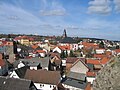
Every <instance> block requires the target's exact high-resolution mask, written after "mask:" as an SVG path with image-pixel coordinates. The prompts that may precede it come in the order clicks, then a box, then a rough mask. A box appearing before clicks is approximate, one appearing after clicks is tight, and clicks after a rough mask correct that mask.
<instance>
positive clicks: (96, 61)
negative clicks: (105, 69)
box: [86, 59, 100, 65]
mask: <svg viewBox="0 0 120 90" xmlns="http://www.w3.org/2000/svg"><path fill="white" fill-rule="evenodd" d="M86 63H87V64H95V65H99V64H100V60H94V59H87V60H86Z"/></svg>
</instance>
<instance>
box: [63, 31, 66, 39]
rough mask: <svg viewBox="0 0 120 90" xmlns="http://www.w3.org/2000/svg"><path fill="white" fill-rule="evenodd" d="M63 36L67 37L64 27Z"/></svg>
mask: <svg viewBox="0 0 120 90" xmlns="http://www.w3.org/2000/svg"><path fill="white" fill-rule="evenodd" d="M65 37H67V33H66V29H64V32H63V38H65Z"/></svg>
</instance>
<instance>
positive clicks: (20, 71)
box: [15, 66, 29, 78]
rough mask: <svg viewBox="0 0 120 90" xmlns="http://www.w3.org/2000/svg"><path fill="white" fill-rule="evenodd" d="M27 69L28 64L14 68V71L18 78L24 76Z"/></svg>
mask: <svg viewBox="0 0 120 90" xmlns="http://www.w3.org/2000/svg"><path fill="white" fill-rule="evenodd" d="M27 69H29V66H24V67H22V68H18V69H16V70H15V72H16V73H17V75H18V76H19V77H20V78H24V76H25V73H26V71H27Z"/></svg>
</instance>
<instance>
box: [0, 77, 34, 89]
mask: <svg viewBox="0 0 120 90" xmlns="http://www.w3.org/2000/svg"><path fill="white" fill-rule="evenodd" d="M31 83H32V82H31V81H30V80H25V79H15V78H7V77H0V90H30V86H31Z"/></svg>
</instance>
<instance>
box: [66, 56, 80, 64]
mask: <svg viewBox="0 0 120 90" xmlns="http://www.w3.org/2000/svg"><path fill="white" fill-rule="evenodd" d="M77 60H78V58H76V57H67V59H66V63H72V64H73V63H75V62H76V61H77Z"/></svg>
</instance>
